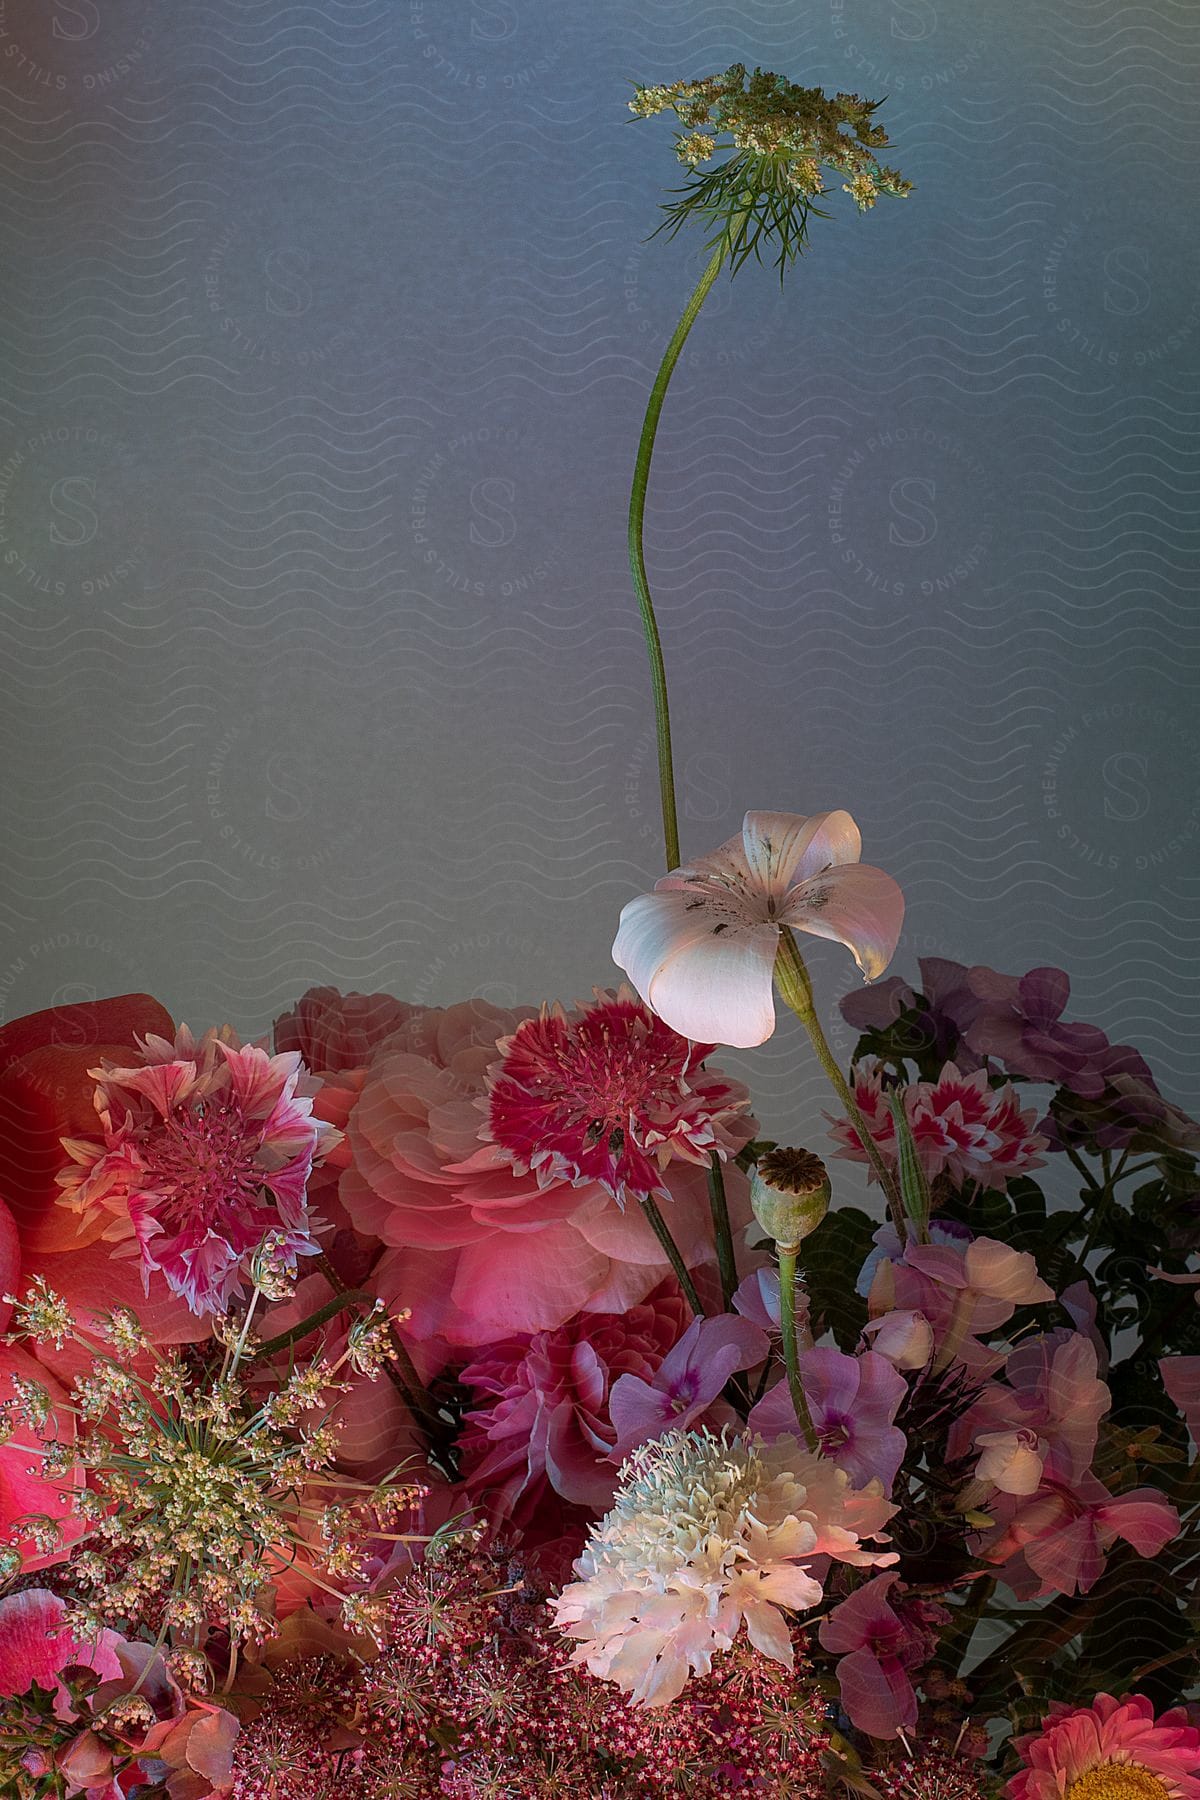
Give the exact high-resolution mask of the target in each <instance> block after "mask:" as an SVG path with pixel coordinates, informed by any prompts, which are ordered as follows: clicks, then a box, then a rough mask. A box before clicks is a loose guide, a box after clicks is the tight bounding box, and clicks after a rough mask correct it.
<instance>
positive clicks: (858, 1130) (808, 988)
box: [775, 927, 905, 1247]
mask: <svg viewBox="0 0 1200 1800" xmlns="http://www.w3.org/2000/svg"><path fill="white" fill-rule="evenodd" d="M775 985H776V987H777V988H778V989H779V992H780V994H781V995H782V996H783V999H784V1001H785V1002H786V1003H787V1005H788V1006H790V1007H791V1009H792V1011H793V1012H794V1013H795V1015H796V1017H797V1018H798V1019H799V1021H800V1023H801V1024H802V1025H803V1027H804V1029H805V1031H807V1033H808V1035H809V1038H810V1039H811V1041H812V1047H813V1049H814V1050H815V1051H816V1053H817V1061H818V1062H819V1063H820V1065H821V1067H822V1068H823V1069H824V1071H825V1073H826V1075H827V1076H828V1077H829V1081H830V1085H831V1086H832V1088H833V1090H834V1092H835V1093H836V1095H837V1097H838V1099H839V1100H840V1101H841V1103H842V1107H843V1110H844V1111H845V1114H846V1117H847V1118H848V1119H849V1121H850V1123H851V1125H852V1126H853V1127H854V1135H855V1137H857V1139H858V1141H859V1143H860V1144H861V1145H862V1147H863V1151H864V1152H865V1154H866V1158H867V1161H868V1162H869V1163H870V1165H871V1167H872V1169H874V1171H875V1174H876V1176H877V1177H878V1179H879V1183H880V1186H881V1187H882V1188H883V1191H884V1194H885V1195H886V1197H887V1203H888V1206H889V1208H890V1210H891V1214H892V1223H893V1224H894V1225H895V1227H896V1230H897V1231H898V1232H899V1233H900V1243H901V1246H902V1247H903V1245H904V1242H905V1223H904V1206H903V1202H902V1201H901V1198H900V1190H899V1188H898V1186H897V1184H896V1178H895V1176H894V1175H893V1173H892V1171H891V1170H890V1169H889V1168H888V1166H887V1163H886V1162H885V1161H884V1159H883V1156H882V1154H881V1152H880V1149H879V1146H878V1144H877V1143H876V1142H875V1139H874V1138H873V1137H872V1136H871V1128H870V1126H869V1125H868V1124H867V1121H866V1120H865V1119H864V1117H863V1115H862V1110H861V1108H860V1107H859V1104H858V1101H857V1100H856V1099H855V1098H854V1095H853V1094H852V1093H851V1091H850V1084H849V1082H848V1081H847V1080H846V1077H845V1076H844V1075H843V1074H842V1071H841V1068H840V1067H839V1064H838V1060H837V1057H836V1056H835V1055H834V1054H833V1051H832V1050H831V1049H830V1048H829V1041H828V1039H827V1038H826V1036H825V1033H824V1032H823V1031H822V1029H821V1021H820V1019H818V1017H817V1012H816V1007H815V1006H814V1004H813V991H812V983H811V982H810V981H809V979H808V970H807V969H806V968H805V966H804V958H803V957H802V956H801V954H800V949H799V946H798V945H797V943H796V940H795V938H794V937H793V936H792V933H791V931H790V930H789V929H788V928H787V927H785V928H784V930H782V931H781V932H780V934H779V950H778V953H777V955H776V958H775Z"/></svg>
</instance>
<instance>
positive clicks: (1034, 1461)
mask: <svg viewBox="0 0 1200 1800" xmlns="http://www.w3.org/2000/svg"><path fill="white" fill-rule="evenodd" d="M975 1448H976V1449H977V1450H978V1451H979V1453H980V1455H979V1461H978V1462H977V1463H976V1465H975V1478H976V1480H977V1481H990V1482H991V1483H992V1485H993V1486H994V1487H998V1488H999V1489H1000V1492H1001V1493H1002V1494H1036V1493H1037V1491H1038V1489H1039V1487H1041V1485H1042V1470H1043V1468H1044V1467H1045V1449H1046V1446H1045V1444H1044V1443H1043V1442H1042V1440H1041V1438H1039V1437H1038V1435H1037V1433H1036V1432H1034V1431H1028V1430H1021V1431H981V1432H980V1434H979V1436H978V1437H977V1438H976V1439H975Z"/></svg>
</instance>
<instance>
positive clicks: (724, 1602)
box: [553, 1430, 896, 1706]
mask: <svg viewBox="0 0 1200 1800" xmlns="http://www.w3.org/2000/svg"><path fill="white" fill-rule="evenodd" d="M895 1511H896V1508H895V1507H894V1506H892V1505H891V1504H890V1503H889V1502H888V1501H887V1500H886V1499H885V1498H884V1496H883V1488H882V1486H881V1484H880V1483H879V1482H878V1481H872V1482H871V1483H870V1484H869V1485H868V1486H867V1487H865V1488H859V1489H856V1488H854V1487H852V1486H851V1484H850V1480H849V1477H848V1476H847V1475H846V1474H845V1472H844V1471H843V1470H841V1469H838V1468H836V1467H835V1466H834V1464H833V1463H831V1462H827V1461H826V1460H825V1459H824V1458H822V1457H820V1456H815V1455H813V1454H812V1453H811V1452H810V1451H808V1450H806V1449H805V1447H804V1446H803V1444H800V1443H798V1442H797V1440H796V1439H795V1438H792V1437H781V1438H779V1439H778V1441H777V1442H775V1443H774V1444H771V1445H770V1446H767V1445H765V1444H764V1443H763V1442H762V1441H761V1440H760V1439H759V1438H757V1437H755V1436H754V1435H753V1434H751V1433H746V1434H743V1435H738V1436H731V1435H730V1434H729V1433H728V1431H723V1432H721V1433H720V1435H719V1436H718V1435H715V1434H714V1433H713V1432H711V1431H707V1430H705V1431H672V1432H668V1433H667V1434H666V1435H665V1436H664V1437H662V1438H660V1439H658V1440H657V1441H656V1442H654V1443H651V1444H645V1445H643V1446H642V1448H641V1449H639V1450H637V1451H635V1452H634V1454H633V1456H631V1457H630V1459H629V1460H628V1462H626V1463H625V1465H624V1467H623V1469H622V1471H621V1485H620V1487H619V1489H618V1491H617V1497H616V1503H615V1505H614V1506H613V1509H612V1511H611V1512H610V1513H608V1514H607V1515H606V1517H605V1518H604V1519H602V1520H601V1521H600V1523H599V1524H598V1525H596V1526H593V1528H592V1532H591V1535H590V1537H589V1539H588V1543H587V1546H586V1548H585V1549H584V1552H583V1555H582V1556H581V1557H580V1558H579V1561H578V1562H577V1563H576V1564H575V1573H576V1574H577V1575H579V1576H581V1577H582V1579H581V1580H579V1581H576V1582H572V1583H571V1584H570V1585H569V1586H568V1587H567V1588H565V1589H564V1590H563V1593H562V1594H561V1595H560V1596H559V1598H558V1599H557V1600H556V1601H555V1602H553V1605H554V1607H555V1611H556V1615H557V1623H558V1626H559V1629H560V1630H562V1631H563V1632H565V1633H566V1635H567V1636H568V1637H572V1638H576V1639H578V1641H579V1648H578V1649H577V1650H576V1651H575V1653H574V1657H573V1661H575V1662H577V1663H582V1664H584V1665H585V1666H586V1668H587V1669H588V1670H589V1672H590V1673H591V1674H593V1675H596V1676H599V1677H600V1678H601V1679H602V1680H605V1681H612V1682H615V1683H616V1684H617V1686H618V1687H619V1688H620V1689H621V1691H622V1692H623V1693H626V1694H628V1695H629V1697H630V1701H631V1703H632V1704H634V1705H642V1706H666V1705H667V1704H668V1703H669V1702H670V1701H672V1700H674V1699H675V1698H676V1697H677V1695H679V1694H680V1693H681V1692H682V1691H683V1688H684V1686H685V1685H686V1683H687V1679H688V1676H689V1674H694V1675H706V1674H708V1672H709V1670H710V1669H711V1667H712V1657H713V1652H714V1651H717V1650H728V1649H729V1648H730V1646H731V1645H732V1644H733V1641H734V1639H735V1638H736V1637H737V1635H738V1632H739V1631H740V1629H741V1627H742V1625H743V1623H744V1624H745V1627H746V1632H747V1635H748V1637H749V1638H750V1641H751V1643H752V1644H754V1646H755V1647H756V1649H758V1650H760V1651H761V1652H762V1653H763V1654H764V1655H765V1656H770V1657H773V1658H774V1659H775V1661H777V1662H781V1663H783V1664H785V1665H786V1666H787V1667H789V1668H790V1667H791V1665H792V1645H791V1639H790V1635H789V1632H788V1628H787V1621H786V1619H785V1617H784V1609H787V1610H790V1611H794V1612H803V1611H806V1610H807V1609H808V1608H809V1607H812V1606H815V1605H816V1604H817V1602H818V1601H819V1600H820V1599H821V1597H822V1591H823V1590H822V1586H821V1577H822V1575H823V1573H824V1570H825V1566H826V1563H827V1561H828V1559H830V1558H833V1559H835V1560H837V1561H839V1562H846V1563H853V1564H855V1565H856V1566H858V1567H869V1566H871V1565H882V1564H886V1563H893V1562H895V1561H896V1557H895V1555H894V1554H893V1553H890V1552H883V1551H873V1550H867V1549H864V1548H863V1547H862V1543H861V1540H862V1539H863V1538H864V1537H873V1538H878V1537H880V1536H881V1535H882V1528H883V1526H884V1525H885V1524H886V1523H887V1521H888V1520H889V1519H890V1518H891V1516H892V1514H893V1513H894V1512H895Z"/></svg>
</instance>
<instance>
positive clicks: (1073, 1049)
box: [963, 965, 1149, 1099]
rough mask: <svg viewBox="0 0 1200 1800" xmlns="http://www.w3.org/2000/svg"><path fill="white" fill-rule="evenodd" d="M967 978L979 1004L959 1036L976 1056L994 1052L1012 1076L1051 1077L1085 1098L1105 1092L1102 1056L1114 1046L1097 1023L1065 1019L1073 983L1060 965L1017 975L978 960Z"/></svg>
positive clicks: (1045, 1079)
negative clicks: (1000, 971)
mask: <svg viewBox="0 0 1200 1800" xmlns="http://www.w3.org/2000/svg"><path fill="white" fill-rule="evenodd" d="M968 981H969V985H970V989H971V992H972V993H973V994H974V995H975V996H976V998H977V999H978V1000H979V1001H981V1002H982V1005H981V1006H980V1008H979V1010H978V1011H977V1012H976V1014H975V1017H974V1018H973V1019H972V1020H971V1021H970V1022H969V1023H968V1024H967V1025H965V1026H964V1031H963V1035H964V1037H965V1039H966V1042H967V1043H968V1044H969V1046H970V1047H971V1049H972V1050H974V1051H975V1052H976V1054H977V1055H980V1056H994V1057H996V1058H997V1060H998V1061H1000V1062H1002V1063H1003V1064H1004V1066H1005V1068H1006V1069H1007V1070H1008V1071H1009V1073H1010V1074H1012V1075H1024V1076H1026V1077H1027V1078H1028V1079H1029V1080H1031V1081H1052V1082H1054V1083H1055V1085H1056V1086H1061V1087H1067V1088H1070V1090H1071V1092H1072V1093H1073V1094H1079V1095H1081V1096H1083V1098H1084V1099H1096V1098H1098V1097H1099V1095H1100V1094H1102V1093H1103V1092H1104V1083H1105V1076H1106V1073H1107V1071H1106V1070H1105V1068H1104V1067H1103V1066H1102V1064H1103V1058H1104V1055H1105V1052H1106V1051H1110V1050H1111V1049H1112V1048H1113V1046H1112V1045H1111V1044H1110V1043H1109V1041H1108V1038H1107V1036H1106V1034H1105V1033H1104V1032H1103V1031H1101V1029H1100V1027H1099V1026H1098V1025H1082V1024H1075V1025H1069V1024H1065V1023H1064V1022H1063V1017H1062V1015H1063V1012H1064V1011H1065V1009H1066V1005H1067V1001H1068V1000H1069V999H1070V997H1071V983H1070V981H1069V980H1068V978H1067V976H1066V975H1065V974H1064V973H1063V971H1062V970H1061V969H1053V968H1040V969H1030V971H1029V973H1028V974H1027V975H1020V976H1017V975H1000V974H997V972H996V970H995V969H988V968H984V967H983V966H982V965H980V966H978V967H976V968H973V969H972V970H971V971H970V973H969V976H968ZM1132 1054H1133V1055H1135V1056H1136V1055H1137V1052H1136V1051H1134V1052H1133V1053H1132ZM1138 1060H1139V1061H1140V1060H1141V1059H1140V1058H1139V1059H1138ZM1142 1066H1143V1068H1144V1067H1145V1065H1144V1064H1143V1065H1142ZM1146 1072H1147V1074H1148V1073H1149V1071H1148V1070H1147V1071H1146Z"/></svg>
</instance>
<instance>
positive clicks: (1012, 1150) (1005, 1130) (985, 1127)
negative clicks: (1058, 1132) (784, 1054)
mask: <svg viewBox="0 0 1200 1800" xmlns="http://www.w3.org/2000/svg"><path fill="white" fill-rule="evenodd" d="M889 1092H890V1090H888V1089H886V1088H885V1087H884V1085H883V1079H882V1074H881V1071H880V1069H879V1068H878V1066H877V1065H876V1064H875V1063H874V1062H873V1061H872V1060H871V1059H870V1058H867V1059H864V1061H863V1062H861V1063H856V1064H855V1067H854V1095H855V1099H856V1100H857V1101H858V1104H859V1107H860V1109H861V1111H862V1113H863V1116H864V1118H865V1119H866V1122H867V1124H868V1126H869V1128H870V1132H871V1136H872V1137H873V1138H874V1140H875V1142H876V1143H877V1144H878V1146H879V1148H880V1149H881V1150H882V1151H883V1152H884V1154H885V1155H886V1156H887V1157H888V1158H889V1159H890V1160H893V1161H894V1160H895V1156H896V1126H895V1121H894V1120H893V1118H892V1114H891V1109H890V1106H889V1099H888V1096H889ZM904 1111H905V1115H906V1117H907V1119H908V1122H909V1125H910V1126H911V1128H912V1134H913V1142H914V1144H915V1146H916V1151H917V1155H918V1157H919V1159H920V1162H921V1166H922V1168H923V1169H924V1171H925V1173H926V1175H927V1176H928V1178H929V1180H931V1181H932V1180H933V1179H934V1177H935V1176H937V1175H941V1174H943V1173H945V1174H947V1175H948V1176H949V1177H950V1178H951V1180H952V1181H954V1182H956V1183H957V1184H958V1185H959V1186H961V1185H962V1184H963V1183H964V1182H966V1181H968V1180H970V1181H977V1182H978V1183H979V1184H980V1186H981V1187H984V1188H1003V1187H1004V1185H1005V1183H1006V1182H1008V1181H1009V1180H1011V1179H1012V1177H1013V1176H1014V1175H1024V1174H1025V1173H1026V1172H1027V1171H1028V1170H1030V1169H1037V1168H1040V1167H1041V1165H1042V1161H1043V1158H1042V1157H1041V1156H1039V1155H1038V1151H1039V1150H1043V1149H1045V1147H1046V1140H1045V1138H1044V1137H1040V1136H1039V1135H1038V1133H1037V1132H1036V1131H1035V1129H1034V1125H1035V1122H1036V1119H1037V1112H1036V1109H1035V1108H1033V1107H1029V1108H1027V1109H1026V1110H1025V1111H1024V1112H1022V1110H1021V1107H1020V1104H1019V1102H1018V1099H1017V1095H1016V1091H1015V1089H1014V1088H1013V1086H1012V1084H1011V1083H1006V1084H1005V1086H1004V1087H1001V1088H992V1087H990V1086H989V1085H988V1078H987V1073H986V1071H985V1070H984V1069H977V1070H976V1072H975V1073H974V1074H973V1075H963V1074H960V1073H959V1070H958V1069H957V1068H956V1066H955V1065H954V1063H952V1062H951V1063H947V1064H946V1066H945V1067H944V1068H943V1070H942V1072H941V1074H940V1075H939V1077H938V1079H937V1080H936V1081H920V1082H916V1083H913V1084H911V1085H910V1086H908V1087H906V1088H905V1089H904ZM826 1116H827V1117H828V1118H829V1120H830V1129H831V1135H832V1136H833V1137H834V1138H836V1139H837V1140H838V1142H839V1144H840V1146H841V1147H840V1149H839V1150H838V1151H837V1154H838V1156H841V1157H845V1158H846V1159H847V1160H849V1161H851V1162H866V1160H867V1155H866V1151H865V1150H864V1149H863V1147H862V1145H861V1144H860V1143H859V1141H858V1138H857V1136H856V1135H855V1132H854V1130H853V1128H852V1127H851V1125H850V1124H849V1122H848V1120H846V1119H844V1118H836V1119H835V1118H833V1117H832V1116H831V1115H828V1114H827V1115H826Z"/></svg>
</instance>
